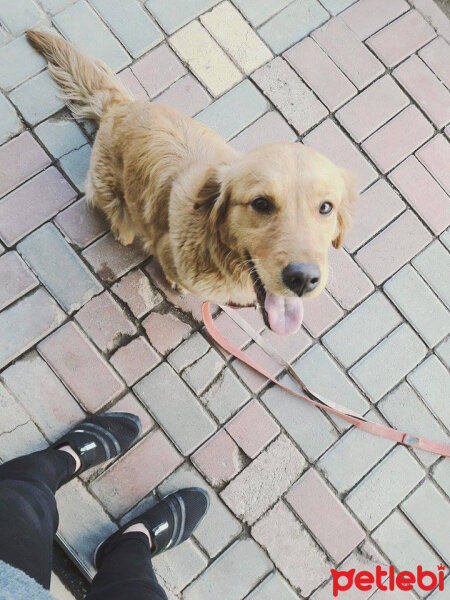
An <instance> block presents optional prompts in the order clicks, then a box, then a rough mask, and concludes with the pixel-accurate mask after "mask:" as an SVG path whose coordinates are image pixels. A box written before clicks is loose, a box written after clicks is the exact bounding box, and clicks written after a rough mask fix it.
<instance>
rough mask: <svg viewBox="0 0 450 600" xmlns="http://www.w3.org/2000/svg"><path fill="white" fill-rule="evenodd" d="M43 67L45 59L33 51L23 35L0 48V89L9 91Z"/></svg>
mask: <svg viewBox="0 0 450 600" xmlns="http://www.w3.org/2000/svg"><path fill="white" fill-rule="evenodd" d="M45 65H46V60H45V58H44V57H43V56H42V54H39V52H36V51H35V50H33V48H32V47H31V45H30V44H29V43H28V42H27V39H26V37H25V36H24V35H23V36H21V37H19V38H17V39H15V40H13V41H12V42H9V44H6V46H3V48H0V87H1V88H3V89H4V90H6V91H9V90H11V89H12V88H14V87H16V86H17V85H19V83H22V82H23V81H25V79H28V78H29V77H31V76H32V75H36V74H37V73H39V71H42V69H43V68H44V67H45Z"/></svg>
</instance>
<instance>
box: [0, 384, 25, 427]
mask: <svg viewBox="0 0 450 600" xmlns="http://www.w3.org/2000/svg"><path fill="white" fill-rule="evenodd" d="M0 407H1V411H2V420H1V422H0V435H3V434H5V433H8V432H10V431H13V430H14V429H16V428H17V427H19V426H21V425H25V424H26V423H27V421H28V420H29V416H28V415H27V413H26V412H25V411H24V409H23V408H22V407H21V406H20V404H19V403H18V402H17V400H16V399H15V398H14V396H12V394H11V393H10V392H9V391H8V390H7V389H6V387H5V386H4V385H3V384H2V383H1V382H0Z"/></svg>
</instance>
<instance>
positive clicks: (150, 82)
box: [131, 44, 186, 98]
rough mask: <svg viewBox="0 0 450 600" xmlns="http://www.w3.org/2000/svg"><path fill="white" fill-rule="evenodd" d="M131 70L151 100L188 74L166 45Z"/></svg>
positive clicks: (138, 62) (139, 61)
mask: <svg viewBox="0 0 450 600" xmlns="http://www.w3.org/2000/svg"><path fill="white" fill-rule="evenodd" d="M131 70H132V71H133V73H134V75H136V77H137V78H138V80H139V82H140V83H141V85H142V87H143V88H144V89H145V91H146V92H147V94H148V95H149V97H150V98H153V97H154V96H156V95H157V94H159V93H161V92H162V91H163V90H164V89H165V88H167V87H169V85H170V84H172V83H173V82H174V81H176V80H177V79H179V78H180V77H182V76H183V75H184V74H185V73H186V69H185V68H184V67H183V65H182V64H181V62H180V60H179V59H178V58H177V56H176V54H175V53H174V52H172V50H171V49H170V48H169V47H168V46H166V44H162V45H161V46H159V47H158V48H155V50H152V51H151V52H149V53H148V54H147V55H146V56H145V57H144V58H141V60H138V61H137V63H135V64H134V65H133V66H132V67H131Z"/></svg>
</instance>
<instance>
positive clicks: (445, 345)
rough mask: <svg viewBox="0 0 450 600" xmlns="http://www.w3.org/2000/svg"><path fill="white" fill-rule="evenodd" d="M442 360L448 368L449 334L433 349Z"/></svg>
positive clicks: (449, 358)
mask: <svg viewBox="0 0 450 600" xmlns="http://www.w3.org/2000/svg"><path fill="white" fill-rule="evenodd" d="M434 351H435V352H436V354H437V355H438V356H439V358H440V359H441V360H442V362H443V363H444V364H445V365H447V367H448V368H449V369H450V335H449V336H447V338H446V339H445V340H444V341H443V342H441V343H440V344H439V346H438V347H437V348H435V350H434Z"/></svg>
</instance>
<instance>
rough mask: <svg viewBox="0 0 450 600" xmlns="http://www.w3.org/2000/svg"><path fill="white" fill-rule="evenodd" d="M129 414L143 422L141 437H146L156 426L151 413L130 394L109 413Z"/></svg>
mask: <svg viewBox="0 0 450 600" xmlns="http://www.w3.org/2000/svg"><path fill="white" fill-rule="evenodd" d="M111 411H115V412H129V413H132V414H133V415H137V416H138V417H139V419H140V420H141V425H142V432H141V435H145V434H146V433H147V432H148V431H150V429H152V428H153V427H154V425H155V421H154V420H153V419H152V418H151V416H150V415H149V413H148V412H147V411H146V410H145V408H144V407H143V406H142V404H141V403H140V402H139V400H138V399H137V398H136V396H135V395H134V394H132V393H131V392H129V393H128V394H126V395H125V396H124V397H123V398H121V399H120V400H119V401H118V402H116V403H115V404H114V405H113V406H112V407H111V408H110V409H109V411H108V412H111Z"/></svg>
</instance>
